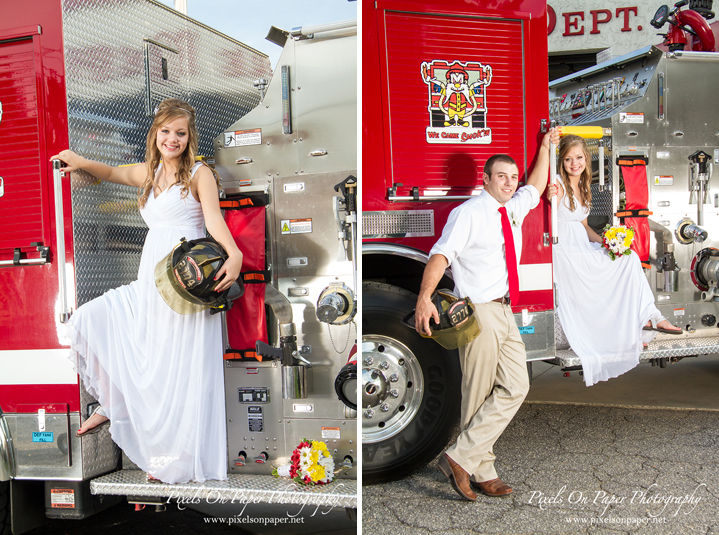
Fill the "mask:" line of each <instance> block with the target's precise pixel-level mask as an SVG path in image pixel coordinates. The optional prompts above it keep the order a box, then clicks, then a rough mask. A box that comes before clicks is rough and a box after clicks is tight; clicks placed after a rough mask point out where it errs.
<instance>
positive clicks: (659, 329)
mask: <svg viewBox="0 0 719 535" xmlns="http://www.w3.org/2000/svg"><path fill="white" fill-rule="evenodd" d="M666 319H667V318H665V317H664V316H659V317H657V318H651V319H650V320H649V322H650V323H651V325H645V326H644V327H642V330H643V331H656V332H658V333H664V334H682V333H683V332H684V331H682V329H681V328H678V327H677V329H678V330H675V329H666V328H664V327H657V325H658V324H659V322H662V321H665V320H666Z"/></svg>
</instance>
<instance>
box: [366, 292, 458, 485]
mask: <svg viewBox="0 0 719 535" xmlns="http://www.w3.org/2000/svg"><path fill="white" fill-rule="evenodd" d="M416 302H417V296H416V295H415V294H413V293H411V292H408V291H407V290H404V289H402V288H398V287H396V286H391V285H389V284H380V283H376V282H365V283H363V284H362V306H363V309H362V310H363V312H362V363H363V364H362V407H361V413H362V478H363V481H364V482H365V483H379V482H382V481H391V480H394V479H400V478H403V477H405V476H407V475H409V474H410V473H412V472H413V471H415V470H417V469H419V468H421V467H423V466H425V465H426V464H427V463H429V462H430V461H431V460H432V459H434V458H435V457H436V456H437V455H438V454H439V453H440V452H441V451H442V450H443V449H444V448H445V447H446V446H447V442H448V441H449V437H450V433H451V432H452V430H453V428H454V426H455V425H456V424H457V420H458V419H459V408H460V401H461V394H460V391H459V388H458V385H459V384H461V370H460V367H459V358H458V354H457V351H448V350H446V349H444V348H443V347H442V346H440V345H439V344H437V343H436V342H434V341H433V340H429V339H426V338H422V337H421V336H420V335H419V334H417V333H416V332H415V331H414V330H413V329H410V328H409V327H407V326H405V325H403V324H402V323H401V319H402V318H403V317H404V316H406V315H407V314H408V313H409V312H411V311H412V310H413V309H414V306H415V304H416Z"/></svg>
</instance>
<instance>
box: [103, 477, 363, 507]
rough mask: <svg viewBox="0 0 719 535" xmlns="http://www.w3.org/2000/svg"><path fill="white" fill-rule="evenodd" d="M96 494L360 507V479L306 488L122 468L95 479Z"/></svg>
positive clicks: (277, 482)
mask: <svg viewBox="0 0 719 535" xmlns="http://www.w3.org/2000/svg"><path fill="white" fill-rule="evenodd" d="M90 492H92V494H105V495H116V496H118V495H119V496H138V497H154V498H196V499H200V500H203V499H208V501H209V502H210V503H213V502H215V503H222V502H224V503H230V502H232V501H233V500H234V503H238V504H242V503H277V504H302V505H308V506H310V505H315V506H334V507H345V508H352V509H356V508H357V481H356V480H354V479H335V480H334V481H333V482H332V483H329V484H328V485H316V486H313V487H305V486H302V485H298V484H297V483H295V482H294V481H291V480H288V479H283V478H276V477H274V476H261V475H237V474H232V475H229V476H228V477H227V481H215V480H208V481H205V482H204V483H195V482H190V483H175V484H168V483H159V482H148V481H147V474H146V473H145V472H143V471H141V470H120V471H118V472H112V473H110V474H106V475H104V476H101V477H98V478H96V479H93V480H92V481H91V482H90Z"/></svg>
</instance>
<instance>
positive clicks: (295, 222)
mask: <svg viewBox="0 0 719 535" xmlns="http://www.w3.org/2000/svg"><path fill="white" fill-rule="evenodd" d="M280 232H281V233H282V234H309V233H311V232H312V219H311V218H310V219H282V220H281V221H280Z"/></svg>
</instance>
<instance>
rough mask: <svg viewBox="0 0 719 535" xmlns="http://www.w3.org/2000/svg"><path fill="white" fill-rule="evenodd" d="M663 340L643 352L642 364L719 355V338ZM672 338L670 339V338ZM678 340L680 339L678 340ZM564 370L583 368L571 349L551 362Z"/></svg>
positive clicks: (558, 352) (560, 352) (565, 350)
mask: <svg viewBox="0 0 719 535" xmlns="http://www.w3.org/2000/svg"><path fill="white" fill-rule="evenodd" d="M665 336H666V337H663V338H661V339H658V340H655V341H653V342H652V343H651V344H649V347H648V348H647V349H645V350H644V351H642V354H641V355H640V356H639V360H640V361H641V362H646V361H650V360H653V359H665V358H672V357H695V356H697V355H711V354H713V353H719V336H706V337H700V338H685V337H678V336H672V335H665ZM670 336H672V338H675V339H670V338H669V337H670ZM677 338H678V339H677ZM550 362H551V363H552V364H557V365H559V366H562V367H564V368H568V367H571V366H581V365H582V361H581V359H580V358H579V357H578V356H577V355H576V353H574V351H572V350H571V349H562V350H557V356H556V358H554V359H553V360H550Z"/></svg>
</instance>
